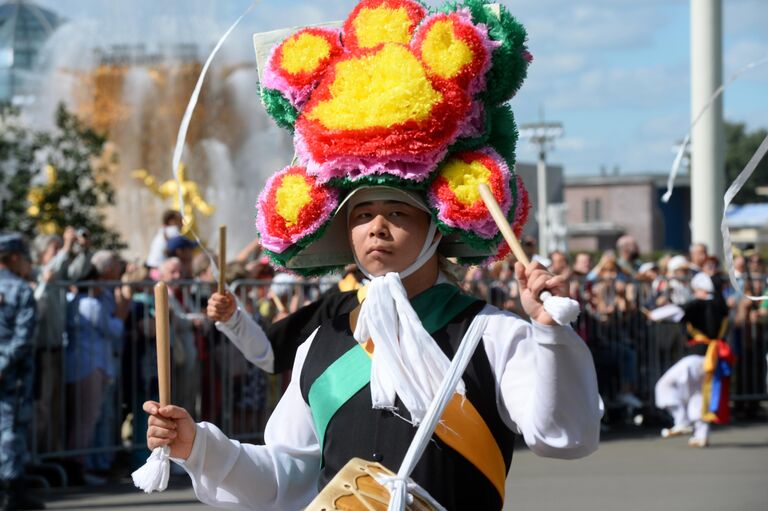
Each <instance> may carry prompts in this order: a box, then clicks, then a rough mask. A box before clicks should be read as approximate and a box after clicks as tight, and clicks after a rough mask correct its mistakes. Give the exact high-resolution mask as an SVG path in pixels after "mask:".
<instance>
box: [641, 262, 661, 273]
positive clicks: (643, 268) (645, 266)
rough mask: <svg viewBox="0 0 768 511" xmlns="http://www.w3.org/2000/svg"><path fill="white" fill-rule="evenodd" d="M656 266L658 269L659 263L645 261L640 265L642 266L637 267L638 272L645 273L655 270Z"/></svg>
mask: <svg viewBox="0 0 768 511" xmlns="http://www.w3.org/2000/svg"><path fill="white" fill-rule="evenodd" d="M654 268H655V269H657V270H658V269H659V265H658V264H656V263H654V262H648V263H643V264H641V265H640V268H638V269H637V273H645V272H647V271H651V270H653V269H654Z"/></svg>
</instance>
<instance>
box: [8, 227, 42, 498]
mask: <svg viewBox="0 0 768 511" xmlns="http://www.w3.org/2000/svg"><path fill="white" fill-rule="evenodd" d="M29 264H30V260H29V253H28V252H27V248H26V246H25V244H24V241H23V239H22V237H21V236H20V235H18V234H15V233H14V234H2V235H0V483H2V489H3V496H2V509H3V510H13V509H44V507H45V506H44V505H43V504H42V503H40V502H36V501H34V500H33V499H32V498H31V497H29V496H28V495H27V493H28V492H25V491H24V479H23V476H24V463H25V462H26V457H27V427H28V424H29V421H30V418H31V416H32V404H33V403H32V381H33V369H34V367H33V353H32V342H33V337H32V336H33V335H34V330H35V308H36V306H35V299H34V296H33V293H32V289H30V287H29V285H27V283H26V282H25V281H24V279H23V278H22V276H23V275H24V274H25V273H28V270H29Z"/></svg>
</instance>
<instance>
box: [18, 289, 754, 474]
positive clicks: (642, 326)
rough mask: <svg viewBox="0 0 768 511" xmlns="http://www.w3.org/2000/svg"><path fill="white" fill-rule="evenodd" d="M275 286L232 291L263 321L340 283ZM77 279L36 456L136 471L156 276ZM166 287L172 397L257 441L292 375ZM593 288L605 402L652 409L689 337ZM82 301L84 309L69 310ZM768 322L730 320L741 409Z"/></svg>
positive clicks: (499, 301) (589, 311) (65, 294)
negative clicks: (126, 296) (274, 369)
mask: <svg viewBox="0 0 768 511" xmlns="http://www.w3.org/2000/svg"><path fill="white" fill-rule="evenodd" d="M635 284H636V288H635V293H636V299H635V302H636V303H637V304H638V306H639V305H647V304H648V303H649V302H648V300H649V299H650V296H649V292H650V290H649V288H648V286H647V285H644V284H641V283H635ZM270 285H271V282H270V281H251V280H242V281H236V282H234V283H233V284H232V285H231V286H230V289H231V290H232V291H233V293H234V294H235V295H236V296H237V298H238V300H239V301H240V302H241V306H242V307H243V309H244V310H245V311H246V313H249V314H253V315H254V317H259V318H261V321H262V322H263V323H264V324H268V323H269V322H270V321H271V320H272V318H273V317H274V316H275V315H276V314H277V313H278V312H279V309H280V308H281V307H286V308H288V309H289V310H290V309H291V308H292V307H298V306H300V305H302V304H304V303H307V302H309V301H312V300H315V299H317V297H318V296H319V295H320V293H321V292H322V291H324V290H325V289H326V288H327V287H328V286H330V285H333V283H332V282H324V281H311V282H300V283H296V284H285V283H282V284H279V285H276V286H272V290H273V291H275V292H276V293H277V296H278V298H279V299H276V298H274V297H273V294H274V293H270V292H269V289H270ZM77 286H78V288H77V289H79V298H77V299H76V298H75V297H76V296H78V295H77V293H74V292H73V290H74V289H75V288H74V287H73V283H62V284H59V288H58V292H59V295H60V299H61V300H62V304H66V307H68V308H69V312H70V313H69V314H68V320H67V334H66V335H65V336H64V338H63V339H61V340H58V341H57V340H51V341H50V344H49V345H47V346H40V347H38V350H37V354H36V361H37V376H38V377H37V382H36V403H35V404H36V413H35V417H34V420H33V422H32V426H33V427H32V434H31V451H32V456H33V460H35V461H38V462H40V461H45V460H51V459H65V458H69V459H72V458H74V459H75V460H77V461H79V462H81V463H83V464H84V466H85V467H86V468H87V469H90V470H97V471H98V470H102V471H103V470H107V469H108V468H109V467H110V466H111V465H112V463H113V462H114V459H115V456H116V454H117V453H122V454H121V455H123V456H130V460H131V464H132V465H133V466H135V467H138V466H140V465H141V464H142V463H143V462H144V460H145V459H146V456H147V455H148V451H147V450H146V446H145V435H146V415H145V413H144V412H143V411H142V409H141V405H142V403H143V402H144V401H145V400H147V399H155V398H157V381H156V361H155V355H156V354H155V336H154V305H153V291H152V286H153V283H152V282H149V281H147V282H138V283H131V284H123V283H119V282H86V283H77ZM118 287H124V288H125V289H126V290H130V292H131V294H132V302H131V308H130V313H129V315H128V317H127V318H126V320H125V321H124V322H123V325H124V326H123V328H122V331H120V328H119V325H118V324H119V323H121V322H115V321H108V320H107V318H104V317H98V316H97V314H96V313H95V312H94V310H96V309H97V308H94V307H92V306H93V304H94V302H95V301H98V300H103V301H107V302H108V301H109V300H108V299H106V298H104V296H109V295H114V293H115V290H116V289H117V288H118ZM170 288H171V290H172V294H173V295H174V297H175V300H176V302H177V304H181V305H180V306H178V305H177V306H174V305H173V303H172V304H171V310H172V311H174V309H176V312H172V314H171V316H172V318H171V332H172V333H171V337H172V361H173V363H172V383H171V386H172V399H173V402H174V403H175V404H178V405H181V406H184V407H185V408H187V410H188V411H189V412H190V413H191V414H192V416H193V417H194V418H195V419H196V420H207V421H211V422H213V423H215V424H217V425H218V426H220V427H221V428H222V430H223V431H224V432H225V433H227V434H228V435H230V436H232V437H234V438H237V439H240V440H245V441H251V442H259V441H262V439H263V431H264V425H265V424H266V420H267V418H268V416H269V414H270V413H271V411H272V410H273V409H274V407H275V405H276V404H277V401H278V400H279V398H280V396H281V394H282V391H283V390H284V389H285V386H286V385H287V382H288V380H289V378H290V375H268V374H266V373H264V372H263V371H261V370H260V369H258V368H256V367H254V366H252V365H250V364H249V363H248V362H247V361H246V360H245V359H244V357H243V356H242V355H241V354H240V352H239V351H238V350H237V349H236V348H235V347H234V345H233V344H232V343H230V342H228V341H227V339H226V338H225V337H224V336H223V335H222V334H220V333H219V332H218V331H217V330H216V329H215V328H214V326H213V324H212V323H211V322H210V321H208V320H207V319H205V316H204V310H205V303H206V300H207V297H208V296H210V294H211V293H212V292H213V291H214V290H215V283H214V282H199V281H181V282H174V283H170ZM465 289H466V290H467V291H469V292H473V293H475V294H477V295H478V296H480V297H481V298H484V299H486V300H487V301H490V302H493V303H494V304H496V305H498V306H501V307H504V308H507V309H510V310H513V311H515V312H520V311H521V310H522V308H521V307H520V303H519V297H518V296H517V295H516V290H515V285H514V283H512V284H509V283H506V284H505V283H493V282H474V283H472V284H471V285H467V286H466V288H465ZM574 289H576V288H574ZM604 291H605V292H606V294H607V295H611V294H613V296H614V302H616V300H615V293H616V289H610V288H607V287H604ZM594 292H595V288H594V287H592V288H591V289H590V288H589V286H587V285H584V284H583V283H582V284H581V285H580V286H578V289H577V294H578V297H579V299H581V300H582V302H583V304H584V310H583V313H582V314H581V316H580V318H579V320H578V321H577V323H576V324H575V325H574V327H575V329H576V331H577V332H578V333H579V334H580V335H581V336H582V338H583V339H584V340H585V342H586V343H587V345H588V346H589V348H590V350H591V352H592V354H593V356H594V359H595V365H596V368H597V373H598V380H599V385H600V392H601V395H602V396H603V399H604V400H606V403H608V404H609V405H610V403H611V402H612V401H615V400H616V398H617V397H618V396H619V395H620V394H621V393H622V392H625V391H631V392H633V393H634V394H635V395H636V396H637V397H639V398H640V399H641V400H642V401H643V402H644V403H645V404H646V405H648V406H649V407H651V406H653V388H654V384H655V382H656V381H657V380H658V378H659V376H661V374H663V372H664V371H665V370H666V369H667V368H669V367H670V366H671V365H672V364H673V363H674V362H675V361H677V360H678V359H679V358H680V356H681V354H682V350H683V346H684V343H685V341H686V339H687V337H686V334H685V330H684V326H683V325H681V324H675V323H651V322H649V321H648V320H647V319H646V318H645V316H644V315H643V314H642V312H641V311H640V309H639V307H638V308H634V309H632V310H621V308H620V307H619V308H614V309H613V310H599V308H596V307H595V304H594V303H593V300H591V297H590V293H594ZM100 296H101V297H102V298H99V297H100ZM84 301H85V302H87V303H86V304H85V305H83V302H84ZM172 302H173V299H172ZM88 304H90V306H89V305H88ZM76 305H79V306H80V312H79V316H78V315H76V314H74V312H75V310H74V308H75V306H76ZM89 314H90V316H89ZM76 317H77V318H78V319H77V320H74V319H73V318H76ZM765 319H766V318H765V316H762V317H761V316H757V315H747V317H746V318H741V320H740V322H735V321H732V324H731V328H730V329H729V333H728V341H729V342H730V343H731V346H732V347H733V349H734V352H735V353H736V355H737V357H738V361H737V363H736V366H735V369H734V375H733V379H732V399H733V400H734V402H736V404H737V405H738V404H739V402H744V403H749V402H756V401H761V400H768V389H766V387H767V386H768V382H766V353H768V338H767V337H768V336H767V335H766V322H765ZM41 321H45V318H41ZM99 336H101V337H99Z"/></svg>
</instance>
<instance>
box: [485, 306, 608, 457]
mask: <svg viewBox="0 0 768 511" xmlns="http://www.w3.org/2000/svg"><path fill="white" fill-rule="evenodd" d="M482 313H484V314H488V315H489V316H490V317H489V321H488V326H487V327H486V330H485V332H484V334H483V345H484V347H485V351H486V354H487V355H488V360H489V361H490V363H491V368H492V370H493V372H494V376H495V377H496V383H497V389H496V396H497V406H498V409H499V413H500V414H501V417H502V419H503V420H504V421H505V423H506V424H507V425H508V426H509V427H510V428H511V429H512V430H513V431H517V432H518V433H520V434H522V435H523V438H524V439H525V443H526V444H528V447H529V448H530V449H531V450H532V451H533V452H535V453H536V454H538V455H539V456H546V457H552V458H564V459H571V458H580V457H583V456H587V455H589V454H591V453H592V452H594V451H595V450H597V446H598V442H599V440H600V419H601V417H602V414H603V405H602V401H601V400H600V396H599V394H598V391H597V375H596V373H595V366H594V363H593V361H592V355H591V354H590V352H589V349H588V348H587V346H586V344H585V343H584V341H583V340H582V339H581V338H580V337H579V336H578V335H577V334H576V332H574V331H573V329H572V328H571V327H570V326H565V327H563V326H547V325H542V324H539V323H536V322H534V323H533V324H531V323H528V322H527V321H523V320H522V319H520V318H519V317H517V316H515V315H513V314H511V313H508V312H502V311H500V310H498V309H497V308H495V307H493V306H490V305H489V306H486V308H485V309H484V310H483V312H482Z"/></svg>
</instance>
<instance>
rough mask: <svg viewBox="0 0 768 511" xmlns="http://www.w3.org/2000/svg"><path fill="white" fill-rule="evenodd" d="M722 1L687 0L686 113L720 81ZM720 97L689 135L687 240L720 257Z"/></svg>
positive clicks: (722, 179) (699, 104) (701, 104)
mask: <svg viewBox="0 0 768 511" xmlns="http://www.w3.org/2000/svg"><path fill="white" fill-rule="evenodd" d="M722 54H723V52H722V0H691V116H692V118H693V117H695V116H697V115H698V113H699V112H700V111H701V109H702V108H704V105H705V104H706V103H707V102H708V101H709V99H710V98H711V97H712V95H713V94H714V93H715V90H717V88H718V87H719V86H720V85H721V84H722V81H723V55H722ZM723 149H724V130H723V99H722V96H720V97H719V98H718V99H717V100H715V102H714V103H713V104H712V106H711V107H710V108H709V109H708V110H707V112H706V113H705V114H704V115H703V116H702V118H701V120H700V121H699V123H698V124H697V125H696V127H695V128H694V130H693V134H692V136H691V242H693V243H706V244H707V246H708V247H709V251H710V252H711V253H712V254H715V255H717V256H719V257H722V255H723V247H722V239H721V237H720V232H719V230H720V220H721V219H722V216H723V199H722V198H723V194H724V192H725V161H724V155H723V153H724V150H723Z"/></svg>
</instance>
